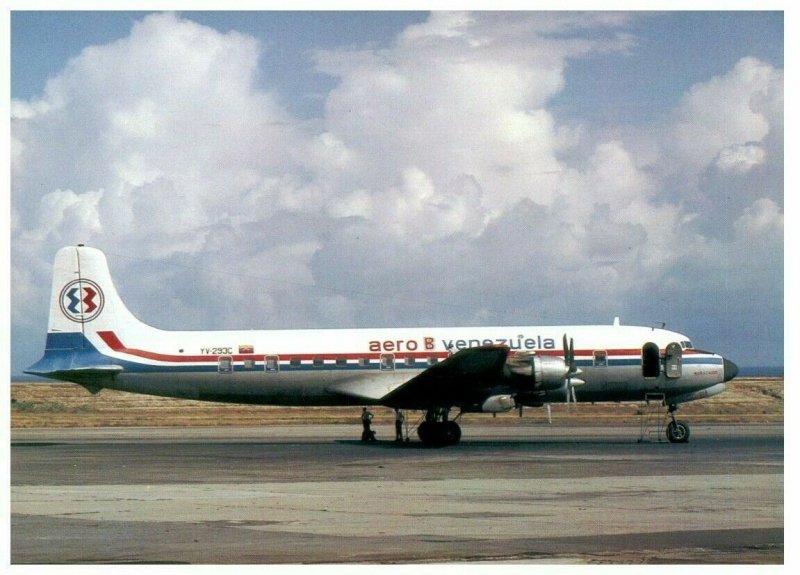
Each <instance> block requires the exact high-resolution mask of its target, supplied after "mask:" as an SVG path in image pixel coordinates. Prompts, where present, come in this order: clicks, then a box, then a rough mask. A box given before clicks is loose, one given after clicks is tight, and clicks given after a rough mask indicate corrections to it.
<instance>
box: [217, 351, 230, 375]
mask: <svg viewBox="0 0 800 575" xmlns="http://www.w3.org/2000/svg"><path fill="white" fill-rule="evenodd" d="M218 370H219V372H220V373H233V358H232V357H231V356H229V355H221V356H219V363H218Z"/></svg>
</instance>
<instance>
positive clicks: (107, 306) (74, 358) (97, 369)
mask: <svg viewBox="0 0 800 575" xmlns="http://www.w3.org/2000/svg"><path fill="white" fill-rule="evenodd" d="M143 328H144V329H152V328H148V327H147V326H145V325H144V324H143V323H141V322H140V321H139V320H137V319H136V318H135V317H134V316H133V314H132V313H131V312H130V311H128V308H127V307H125V304H124V303H122V300H121V299H120V297H119V295H118V294H117V290H116V288H115V287H114V282H113V281H112V280H111V274H110V272H109V270H108V263H107V262H106V256H105V255H104V254H103V252H101V251H100V250H97V249H94V248H87V247H85V246H83V245H78V246H70V247H65V248H61V249H60V250H58V252H57V253H56V258H55V262H54V263H53V284H52V288H51V293H50V317H49V320H48V325H47V342H46V343H45V351H44V356H43V357H42V359H40V360H39V361H38V362H37V363H35V364H34V365H32V366H31V367H29V368H28V369H27V370H25V373H32V374H35V375H41V376H44V377H51V378H54V379H63V380H66V381H74V382H76V383H80V384H81V385H84V386H86V387H87V388H88V389H90V390H91V391H96V390H98V389H100V388H101V387H103V385H104V384H106V383H107V382H108V380H109V378H111V377H113V376H114V375H116V374H117V373H119V372H120V371H121V370H122V367H120V366H119V365H116V364H115V363H114V361H113V359H112V358H110V357H108V356H105V355H103V354H102V353H100V352H98V351H97V348H96V345H97V343H98V337H97V333H98V332H104V331H107V332H115V333H117V334H119V333H125V332H130V331H137V329H138V331H140V332H141V330H142V329H143Z"/></svg>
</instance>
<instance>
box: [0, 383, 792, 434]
mask: <svg viewBox="0 0 800 575" xmlns="http://www.w3.org/2000/svg"><path fill="white" fill-rule="evenodd" d="M642 408H643V406H642V405H641V404H639V403H602V404H594V405H591V404H578V405H570V406H566V405H564V404H553V406H552V412H553V420H554V421H558V422H560V423H574V424H595V423H617V424H628V423H630V424H634V423H638V422H639V417H638V413H639V411H640V410H641V409H642ZM372 411H373V413H375V416H376V423H382V424H390V423H391V422H392V421H393V417H394V415H393V412H392V410H390V409H387V408H381V407H376V408H372ZM680 414H681V417H686V419H688V420H690V421H691V422H693V423H703V422H705V423H711V422H719V423H782V422H783V378H741V379H736V380H734V381H733V382H731V383H730V384H729V387H728V390H727V391H726V392H725V393H723V394H721V395H717V396H715V397H712V398H710V399H705V400H701V401H696V402H692V403H688V404H685V405H683V406H682V407H681V409H680ZM360 415H361V410H360V409H359V408H357V407H312V408H309V407H270V406H249V405H235V404H223V403H210V402H201V401H187V400H179V399H169V398H162V397H153V396H147V395H136V394H131V393H125V392H121V391H113V390H104V391H102V392H101V393H99V394H97V395H91V394H90V393H89V392H88V391H86V390H85V389H84V388H82V387H80V386H79V385H73V384H68V383H53V384H48V385H27V384H12V385H11V427H12V428H30V427H137V426H142V427H151V426H152V427H156V426H181V427H183V426H231V425H300V424H304V423H328V424H350V425H359V422H360ZM415 418H416V417H415V416H414V417H411V418H409V422H412V421H413V420H414V419H415ZM516 418H517V414H516V412H512V413H506V414H501V415H498V416H497V417H496V418H492V417H491V416H488V415H485V414H468V415H466V416H465V419H467V420H470V419H471V420H479V421H481V422H482V423H490V422H497V423H510V422H511V420H512V419H513V420H516ZM546 421H547V414H546V411H545V410H544V409H534V408H528V409H526V410H525V418H524V419H523V420H522V422H521V423H522V424H529V425H536V424H540V423H545V422H546Z"/></svg>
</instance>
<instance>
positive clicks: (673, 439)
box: [667, 419, 689, 443]
mask: <svg viewBox="0 0 800 575" xmlns="http://www.w3.org/2000/svg"><path fill="white" fill-rule="evenodd" d="M667 439H669V442H670V443H686V442H687V441H689V424H688V423H686V422H685V421H681V420H680V419H676V420H674V421H670V422H669V425H667Z"/></svg>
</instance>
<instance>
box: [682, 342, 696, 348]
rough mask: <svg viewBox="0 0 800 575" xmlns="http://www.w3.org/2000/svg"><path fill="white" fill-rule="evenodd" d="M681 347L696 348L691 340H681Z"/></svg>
mask: <svg viewBox="0 0 800 575" xmlns="http://www.w3.org/2000/svg"><path fill="white" fill-rule="evenodd" d="M681 347H682V348H683V349H694V346H693V345H692V342H691V341H682V342H681Z"/></svg>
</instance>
